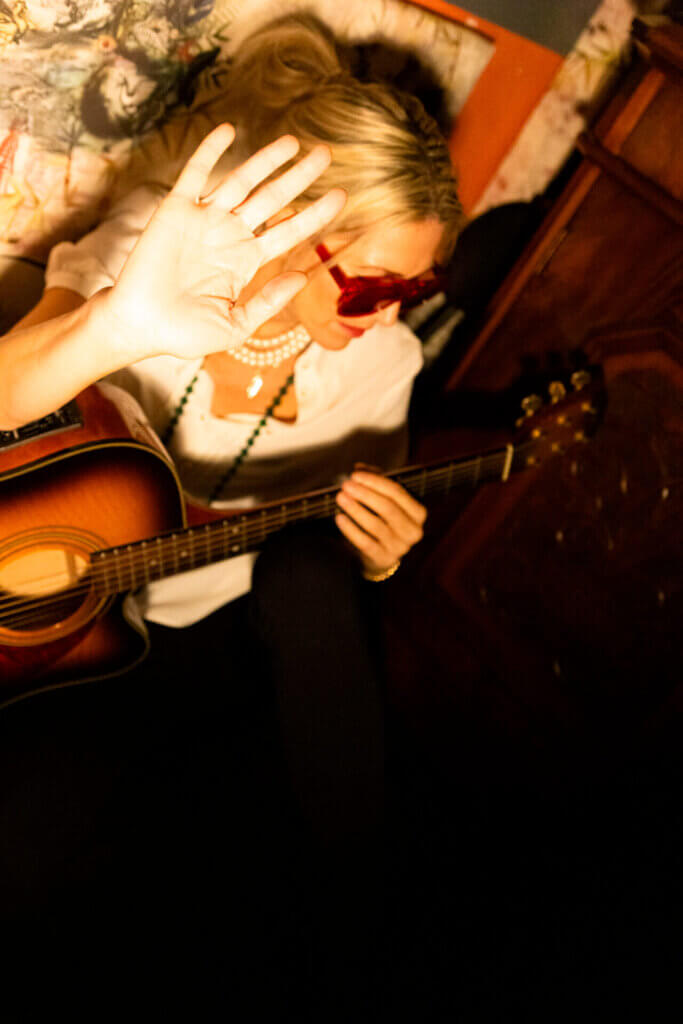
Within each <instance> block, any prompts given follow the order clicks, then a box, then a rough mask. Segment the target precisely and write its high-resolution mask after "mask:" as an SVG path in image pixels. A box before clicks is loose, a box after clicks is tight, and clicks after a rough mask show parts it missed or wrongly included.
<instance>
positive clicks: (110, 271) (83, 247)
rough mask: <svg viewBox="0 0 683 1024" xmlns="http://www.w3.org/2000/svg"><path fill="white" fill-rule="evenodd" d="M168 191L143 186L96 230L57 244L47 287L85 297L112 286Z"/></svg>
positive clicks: (158, 187)
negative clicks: (72, 240) (69, 290)
mask: <svg viewBox="0 0 683 1024" xmlns="http://www.w3.org/2000/svg"><path fill="white" fill-rule="evenodd" d="M164 194H165V190H164V189H163V188H161V187H160V186H157V185H145V186H141V187H140V188H137V189H135V190H134V191H133V192H131V193H130V194H129V195H127V196H125V197H124V198H123V199H120V200H119V202H117V203H116V204H115V205H114V206H113V207H112V209H111V210H110V212H109V213H108V215H107V217H106V218H105V219H104V220H103V221H102V223H101V224H99V225H98V227H96V228H95V229H94V231H91V232H90V233H89V234H87V235H84V237H83V238H81V239H80V240H79V241H78V242H61V243H60V244H59V245H56V246H55V247H54V249H53V250H52V252H51V253H50V256H49V258H48V261H47V266H46V268H45V287H46V288H69V289H71V291H74V292H78V294H79V295H82V296H83V298H85V299H89V298H90V297H91V296H92V295H94V294H95V293H96V292H98V291H100V290H101V289H102V288H110V287H111V286H112V285H113V284H114V282H115V281H116V279H117V277H118V276H119V274H120V273H121V270H122V268H123V266H124V264H125V262H126V260H127V258H128V256H129V254H130V253H131V251H132V249H133V247H134V245H135V243H136V242H137V240H138V238H139V237H140V234H141V233H142V231H144V229H145V227H146V226H147V224H148V223H149V221H150V219H151V217H152V214H153V213H154V211H155V210H156V208H157V206H158V205H159V203H160V202H161V200H162V199H163V196H164Z"/></svg>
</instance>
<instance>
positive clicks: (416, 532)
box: [342, 479, 422, 547]
mask: <svg viewBox="0 0 683 1024" xmlns="http://www.w3.org/2000/svg"><path fill="white" fill-rule="evenodd" d="M342 492H343V493H345V494H348V495H349V496H350V497H351V498H353V499H355V500H356V501H358V502H362V504H363V505H365V506H366V507H367V508H369V509H370V510H371V511H372V512H374V513H375V514H376V515H377V516H379V518H380V519H382V520H383V521H384V522H385V523H387V524H388V526H389V527H390V528H391V530H392V531H393V532H394V533H395V534H396V535H397V536H398V537H399V538H401V540H403V541H405V543H406V544H408V546H409V547H412V545H413V544H417V542H418V541H419V540H421V539H422V525H421V523H420V522H418V521H417V520H416V519H414V518H413V517H412V516H411V515H410V514H409V513H407V512H406V511H405V509H404V508H402V507H401V506H400V505H399V504H398V503H397V502H396V501H395V500H394V498H393V497H391V498H388V497H387V496H386V495H384V494H379V493H378V492H377V491H374V490H372V489H371V488H369V487H365V486H363V485H362V484H359V483H357V482H356V481H355V480H353V479H351V480H345V481H344V483H343V485H342ZM420 507H421V506H420Z"/></svg>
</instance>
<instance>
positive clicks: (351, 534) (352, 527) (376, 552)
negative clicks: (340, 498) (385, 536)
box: [334, 512, 396, 566]
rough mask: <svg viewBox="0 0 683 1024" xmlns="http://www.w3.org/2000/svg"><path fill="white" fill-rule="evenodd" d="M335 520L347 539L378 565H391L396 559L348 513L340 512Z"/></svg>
mask: <svg viewBox="0 0 683 1024" xmlns="http://www.w3.org/2000/svg"><path fill="white" fill-rule="evenodd" d="M334 521H335V523H336V524H337V526H338V527H339V529H340V530H341V532H342V533H343V534H344V536H345V537H346V539H347V540H348V541H349V542H350V543H351V544H352V545H353V546H354V548H356V549H357V550H358V551H360V553H361V554H362V555H365V557H366V558H368V559H370V561H372V562H374V563H375V564H376V565H383V564H385V563H386V565H387V566H389V565H391V564H392V563H393V562H395V561H396V557H392V556H391V555H390V554H389V553H388V552H386V551H385V550H384V548H383V547H382V545H381V544H378V542H377V541H376V540H373V538H372V537H369V536H368V534H367V533H365V531H364V530H361V529H360V527H359V526H356V524H355V523H354V522H353V520H352V519H349V517H348V516H347V515H344V513H343V512H340V513H339V514H338V515H336V516H335V517H334Z"/></svg>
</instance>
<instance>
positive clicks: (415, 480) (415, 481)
mask: <svg viewBox="0 0 683 1024" xmlns="http://www.w3.org/2000/svg"><path fill="white" fill-rule="evenodd" d="M496 454H498V453H494V455H493V456H492V458H493V459H494V461H495V455H496ZM473 461H474V462H476V461H477V460H473ZM481 461H482V464H486V462H487V461H490V458H489V457H488V456H482V457H481ZM469 468H470V463H469V462H468V464H467V466H460V467H458V466H457V464H456V463H451V464H449V465H447V466H444V467H439V468H438V469H427V470H426V471H425V470H423V469H421V470H418V471H416V472H414V473H413V474H411V475H410V476H406V477H405V480H404V483H405V484H406V486H407V487H410V486H411V485H413V486H414V485H420V486H421V484H422V478H423V476H424V474H425V472H426V473H427V474H428V478H427V479H428V480H429V481H431V480H433V479H437V480H438V479H439V478H440V477H441V476H443V475H445V476H447V477H448V476H449V474H450V476H451V477H452V481H453V483H458V482H459V478H460V477H462V476H463V475H467V474H466V473H464V471H465V470H467V472H469ZM337 490H338V488H330V489H329V490H326V491H325V492H324V493H323V494H320V495H317V496H316V497H315V498H312V499H311V498H308V499H307V498H306V497H305V496H302V497H297V498H295V499H291V498H290V499H286V500H285V501H284V502H283V503H282V504H281V505H278V506H277V508H276V509H275V510H273V511H272V512H270V513H267V514H266V515H265V516H264V515H263V514H262V515H261V516H260V517H259V518H258V521H257V522H255V524H254V526H253V530H252V531H251V532H252V533H255V534H259V533H262V532H263V530H264V527H270V525H271V524H272V523H277V524H280V523H282V524H283V525H284V524H285V523H286V521H287V519H288V518H289V511H290V508H295V506H297V505H298V506H304V505H305V506H306V513H307V514H308V512H309V511H310V510H313V512H314V513H315V512H316V502H320V501H322V502H323V503H325V504H329V503H330V501H331V498H332V495H333V494H336V493H337ZM257 513H258V509H257V508H255V509H248V510H247V511H246V513H239V512H238V513H235V515H233V516H226V518H225V519H224V520H217V521H215V522H212V523H208V524H203V525H198V526H196V527H192V528H190V529H189V530H187V531H186V530H182V531H180V532H179V533H178V534H176V535H175V538H174V535H173V534H172V533H170V532H168V533H165V534H162V535H161V536H160V537H159V538H142V539H140V540H138V541H133V542H131V544H130V545H124V544H122V545H121V546H120V551H119V555H118V556H115V557H118V558H119V560H123V559H125V557H126V556H128V555H130V556H134V555H135V554H136V549H138V550H139V548H140V547H141V546H142V545H143V544H149V543H152V542H153V540H155V539H158V540H162V541H163V542H164V543H166V544H168V543H169V541H173V540H174V539H177V538H178V537H182V536H185V537H187V539H188V543H189V544H190V546H192V547H193V549H194V550H196V544H197V542H198V541H199V542H201V541H203V540H206V539H208V540H209V541H211V538H210V537H209V538H207V537H206V536H204V537H202V536H201V531H202V530H206V529H207V527H210V528H211V529H212V531H214V532H215V534H216V535H218V530H219V528H225V525H226V524H231V523H236V522H237V521H238V520H239V519H240V516H241V515H244V514H246V515H247V516H248V517H254V518H255V517H256V514H257ZM295 518H298V516H297V517H295ZM303 518H305V517H303ZM238 529H239V530H241V531H242V534H245V533H249V531H250V527H249V524H247V529H246V530H245V528H244V526H240V527H237V526H234V527H233V532H235V531H237V530H238ZM190 531H192V533H191V532H190ZM246 539H251V536H249V537H248V538H246ZM224 540H225V537H224V536H222V537H220V538H219V543H223V542H224ZM129 548H132V549H133V550H132V551H129V550H128V549H129ZM103 550H106V551H111V552H113V551H116V550H117V548H116V547H115V546H112V547H111V548H106V549H103ZM93 554H97V552H93ZM95 568H97V566H95ZM61 575H62V574H50V575H46V576H35V577H33V578H32V580H31V581H30V582H31V583H34V584H38V583H49V582H51V581H55V582H57V581H58V580H59V579H60V578H61ZM90 578H92V574H91V577H90ZM65 592H66V591H60V594H63V593H65ZM68 592H69V593H73V592H74V588H70V589H69V590H68ZM40 596H41V595H40V594H35V595H31V596H30V600H34V599H36V598H40ZM12 600H16V598H14V599H13V598H10V599H9V601H10V602H11V601H12ZM6 603H7V599H4V600H3V599H2V598H0V607H2V605H3V604H6Z"/></svg>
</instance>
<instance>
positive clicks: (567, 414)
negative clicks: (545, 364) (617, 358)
mask: <svg viewBox="0 0 683 1024" xmlns="http://www.w3.org/2000/svg"><path fill="white" fill-rule="evenodd" d="M539 392H540V389H539ZM605 404H606V393H605V386H604V380H603V374H602V369H601V367H599V366H590V367H584V368H582V369H578V370H574V371H573V372H571V373H569V374H567V375H566V376H565V375H557V376H556V377H554V379H552V380H550V381H549V382H548V383H547V386H546V388H545V389H544V393H536V392H532V393H530V394H528V395H525V397H524V398H523V399H522V402H521V416H520V417H519V418H518V419H517V422H516V424H515V425H516V427H517V435H516V437H515V448H516V449H517V450H519V449H520V447H522V446H523V458H524V461H525V463H526V465H528V466H537V465H539V464H540V463H541V462H542V461H544V460H545V459H546V458H550V457H551V456H554V455H562V454H563V453H564V452H566V451H567V449H568V448H570V447H571V446H572V445H575V444H580V443H582V442H585V441H587V440H588V439H589V438H590V437H591V436H592V435H593V434H594V433H595V431H596V430H597V428H598V425H599V423H600V420H601V419H602V416H603V413H604V410H605Z"/></svg>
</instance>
